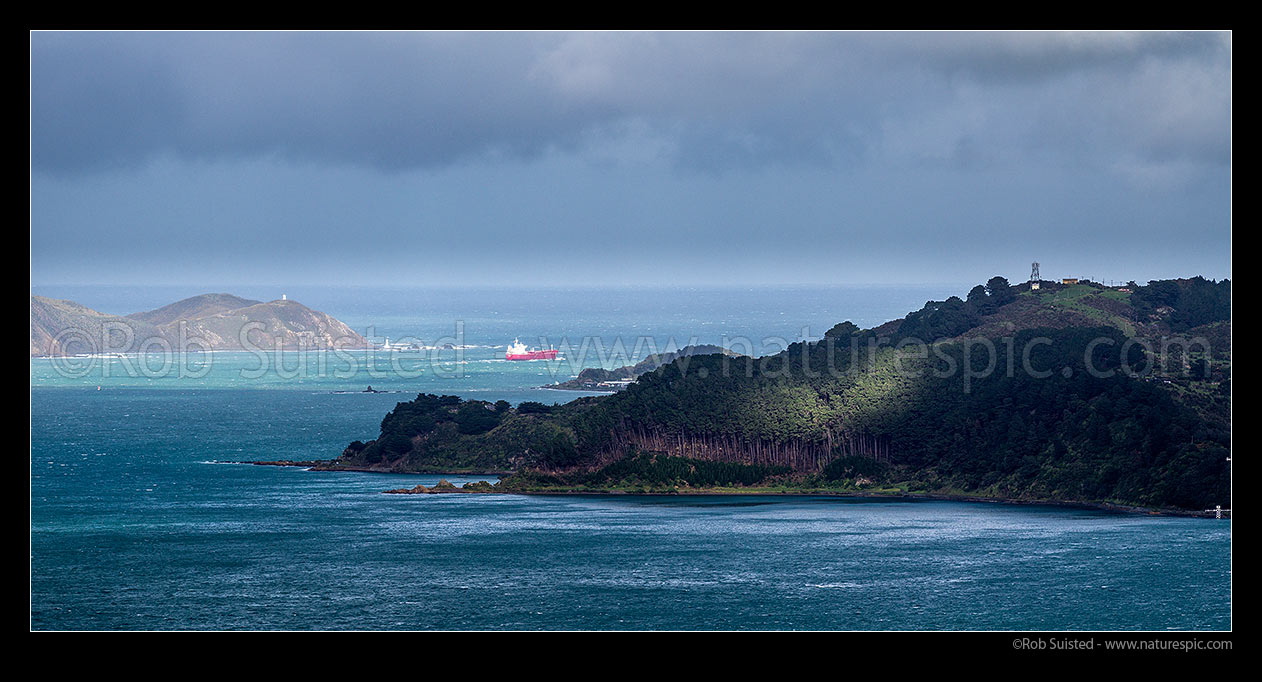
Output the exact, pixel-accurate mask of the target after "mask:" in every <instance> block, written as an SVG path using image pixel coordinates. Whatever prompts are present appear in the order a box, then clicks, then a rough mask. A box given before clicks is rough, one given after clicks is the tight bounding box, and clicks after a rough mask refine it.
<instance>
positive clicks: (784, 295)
mask: <svg viewBox="0 0 1262 682" xmlns="http://www.w3.org/2000/svg"><path fill="white" fill-rule="evenodd" d="M94 292H95V293H94ZM34 293H38V294H41V295H50V296H56V297H61V298H73V299H75V300H79V301H80V302H82V303H85V304H86V305H89V306H92V307H96V308H97V309H100V310H104V311H106V312H113V313H127V312H135V311H137V310H143V309H147V308H152V307H156V306H158V305H161V304H163V303H166V302H170V301H171V300H174V299H175V298H178V297H179V296H173V295H169V294H171V292H158V293H152V292H149V293H146V292H141V291H128V290H124V291H119V290H109V289H106V290H99V291H97V290H83V291H65V292H59V291H41V290H37V291H35V292H34ZM190 293H198V292H197V291H192V292H190ZM238 293H241V294H242V295H247V296H250V295H254V297H256V298H263V297H265V296H263V295H261V294H257V293H253V292H244V291H243V292H238ZM287 293H290V297H291V298H298V295H296V294H294V293H293V292H287ZM300 293H302V294H303V298H302V299H300V300H303V302H304V303H308V304H309V305H312V306H313V307H316V308H319V309H322V310H325V311H326V312H329V313H330V314H333V315H334V316H336V317H339V318H340V319H343V320H345V321H347V322H348V323H350V324H352V326H354V327H356V328H357V330H359V331H361V332H363V331H364V328H365V327H366V326H375V327H376V328H377V330H378V331H379V332H380V334H381V335H383V336H384V335H389V336H391V337H392V338H399V337H403V336H414V337H416V338H418V339H421V340H423V341H429V340H432V339H436V338H439V337H440V336H441V335H442V334H446V333H449V332H448V331H446V329H449V328H454V327H455V323H456V322H457V321H463V322H464V338H463V345H464V346H467V347H466V348H463V349H461V354H459V355H458V354H457V353H456V352H455V351H454V350H452V349H448V350H446V351H442V352H440V353H439V355H438V356H437V359H434V358H433V357H431V355H430V354H429V353H427V352H417V353H413V354H411V355H409V354H408V353H402V354H397V355H396V354H386V355H384V356H383V355H376V356H372V357H369V356H367V355H366V354H365V355H361V356H356V358H357V359H355V360H354V361H353V363H351V364H352V365H353V366H351V365H347V366H346V367H345V368H344V369H345V371H344V372H342V373H340V374H338V373H335V372H334V371H332V369H331V368H332V361H331V360H330V362H329V363H328V364H326V365H325V366H324V371H320V366H319V356H320V355H321V354H314V353H313V354H302V355H299V354H292V353H291V354H288V355H287V356H285V357H282V358H277V357H274V355H273V356H269V357H268V358H267V359H266V361H264V360H261V359H260V358H259V357H257V356H255V355H252V354H248V353H235V354H234V353H224V354H211V355H213V356H214V357H213V358H212V359H211V360H210V362H209V363H208V366H207V367H206V368H205V370H204V373H203V370H202V366H201V365H194V366H193V371H186V372H185V374H183V375H180V374H179V373H178V372H177V371H176V369H169V370H165V371H159V370H161V367H158V365H156V364H154V363H155V362H156V360H152V359H151V360H150V362H151V364H150V366H149V369H147V370H145V371H141V370H138V369H137V367H138V366H139V364H138V363H139V362H140V361H141V360H143V358H141V357H138V356H131V357H122V358H99V359H97V361H96V362H95V364H94V365H93V366H91V367H89V368H88V371H87V372H85V373H83V374H82V375H78V374H75V373H74V372H67V371H66V367H65V366H58V365H56V363H54V362H53V361H50V360H47V359H32V360H31V627H32V628H34V629H847V630H865V629H882V630H884V629H897V630H916V629H1137V630H1138V629H1142V630H1165V629H1188V630H1212V629H1227V628H1230V627H1231V570H1230V569H1231V522H1230V521H1215V520H1213V519H1192V518H1174V517H1149V516H1139V515H1127V514H1114V513H1104V512H1096V511H1084V510H1077V509H1066V508H1057V507H1037V506H1012V505H1001V504H980V503H956V502H930V501H915V502H909V501H883V500H853V499H844V498H828V497H774V498H773V497H752V496H744V497H742V496H705V497H637V496H612V497H598V496H583V497H579V496H518V495H511V496H510V495H422V496H395V495H383V494H381V491H383V490H386V489H389V488H397V487H411V486H414V485H416V484H418V483H425V484H433V483H435V482H437V480H438V478H439V477H437V476H420V475H416V476H409V475H388V474H361V473H319V472H309V471H305V470H302V469H298V468H281V467H266V466H254V465H250V464H238V463H235V462H242V461H249V460H255V459H317V458H327V457H333V456H336V454H337V453H339V452H340V451H341V449H342V448H343V447H344V446H345V445H346V443H348V442H350V441H352V440H355V439H367V438H371V437H373V436H375V435H376V431H377V427H378V424H379V423H380V420H381V418H382V416H384V415H385V413H386V412H388V411H389V410H390V409H391V408H393V406H394V404H395V403H396V402H399V401H401V400H407V399H410V398H411V397H413V396H414V395H415V394H416V393H418V392H422V391H424V392H436V393H451V394H457V395H463V396H466V397H470V398H479V399H485V400H498V399H506V400H510V401H512V402H520V401H522V400H543V401H545V402H553V401H565V400H569V399H572V398H573V397H575V396H576V395H581V394H574V393H569V392H560V391H550V390H543V389H540V388H538V387H539V386H541V385H545V384H548V383H551V382H552V381H555V380H564V379H567V378H569V377H570V376H572V375H573V371H576V370H575V369H574V368H572V367H569V366H564V365H561V366H550V365H549V363H544V362H529V363H508V362H504V361H501V360H499V359H498V358H502V353H503V350H502V348H501V346H503V345H504V344H506V343H507V342H509V341H511V340H512V339H511V337H512V336H521V337H522V338H523V340H525V339H527V338H530V339H531V343H532V344H534V345H537V344H538V343H539V341H538V337H539V336H543V335H547V336H550V337H556V338H561V337H569V338H571V339H581V338H588V339H589V340H590V339H600V340H601V343H604V344H606V345H608V346H612V345H614V342H615V341H617V340H618V339H619V338H621V339H623V340H624V341H627V340H628V339H636V338H641V337H643V338H650V339H653V340H654V342H656V343H660V344H661V347H666V346H667V343H668V341H669V339H670V337H676V338H677V339H679V338H681V337H682V341H683V342H681V343H679V344H678V345H685V344H686V342H687V341H688V340H689V339H691V338H692V337H696V341H695V342H699V343H720V342H722V341H723V338H724V336H725V335H726V336H727V338H732V337H737V336H745V337H748V338H751V339H758V340H761V339H765V338H780V337H787V338H789V340H790V341H795V340H797V338H792V337H793V335H795V334H799V333H800V332H801V328H802V327H803V326H808V325H809V326H810V327H811V328H812V331H811V332H810V335H813V336H818V335H819V334H822V332H823V330H825V329H827V328H828V326H831V324H833V323H835V322H838V321H841V320H843V319H853V320H855V322H856V323H859V324H861V325H862V326H872V325H874V324H877V323H879V322H881V321H884V320H885V319H889V318H893V317H897V316H900V315H902V314H903V313H905V312H906V311H907V310H910V309H914V308H918V307H920V305H923V303H924V301H925V300H927V299H930V298H944V297H945V296H947V295H950V294H953V293H958V292H956V291H953V290H948V291H940V290H937V289H934V288H931V287H924V288H904V289H879V288H878V289H840V288H838V289H828V290H799V289H771V290H756V291H744V290H742V291H738V292H733V291H732V290H698V291H696V292H693V295H691V296H675V297H671V296H668V295H667V292H661V291H655V290H649V291H645V290H619V291H617V292H614V293H608V292H606V293H607V295H606V297H605V298H606V299H607V302H606V304H604V305H602V304H601V302H600V300H599V299H596V300H592V298H591V297H584V296H582V295H580V294H581V293H582V292H567V291H562V290H552V291H545V292H535V294H536V295H535V296H534V297H533V298H532V297H531V296H525V295H523V294H522V293H521V292H520V291H506V292H494V291H490V290H485V291H479V292H467V291H465V292H459V293H456V294H451V295H450V296H447V297H442V296H436V295H434V294H433V292H425V291H411V292H403V293H400V292H399V291H395V290H365V291H359V292H349V293H348V292H346V291H332V290H330V291H322V290H318V289H312V290H311V291H308V292H300ZM404 294H406V295H404ZM185 295H187V294H185ZM93 296H95V297H96V298H95V299H93ZM146 296H150V298H151V299H152V300H150V299H148V298H146ZM322 297H323V298H322ZM313 298H314V299H317V301H311V300H304V299H313ZM609 301H612V302H609ZM128 302H131V303H132V304H133V305H130V306H128ZM615 308H616V309H615ZM490 311H498V314H495V315H492V314H491V312H490ZM701 321H705V322H706V323H707V324H703V323H702V322H701ZM715 321H717V322H715ZM816 329H817V330H818V331H815V330H816ZM590 345H592V343H591V342H589V346H590ZM632 345H633V344H632V343H630V342H629V341H628V342H627V343H626V346H627V347H628V348H630V347H631V346H632ZM775 350H777V349H776V348H774V347H769V348H767V352H774V351H775ZM631 354H632V355H635V354H634V353H631ZM303 358H305V359H306V362H307V363H308V364H307V365H306V366H302V367H300V366H299V365H300V362H302V361H303ZM326 359H327V358H326ZM202 360H205V358H202ZM128 363H131V364H130V366H129V365H128ZM286 363H288V364H286ZM409 363H412V364H409ZM460 363H463V364H460ZM618 364H622V363H621V362H620V361H619V360H618V358H616V357H614V356H604V357H602V356H601V355H600V353H595V354H594V355H592V356H589V357H587V358H585V359H584V360H583V362H582V363H581V366H595V365H605V366H616V365H618ZM260 365H265V366H263V367H261V368H260ZM413 365H415V366H413ZM399 367H405V368H407V367H410V368H411V369H413V370H415V371H407V372H401V371H399V369H398V368H399ZM155 368H156V369H155ZM80 369H82V367H80ZM198 374H200V376H197V375H198ZM368 383H372V384H373V386H374V388H377V389H379V390H386V391H392V392H387V393H361V392H359V391H361V390H362V388H363V387H364V386H365V385H366V384H368ZM98 387H99V388H98ZM393 391H397V393H396V392H393ZM448 478H450V479H451V480H452V481H453V482H455V483H457V484H460V483H463V482H464V481H467V480H471V479H478V478H483V477H476V476H475V477H468V476H454V477H448Z"/></svg>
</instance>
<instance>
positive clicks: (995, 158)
mask: <svg viewBox="0 0 1262 682" xmlns="http://www.w3.org/2000/svg"><path fill="white" fill-rule="evenodd" d="M1230 56H1231V43H1230V35H1229V34H1220V33H1137V34H1130V33H1127V34H1116V33H1107V34H1094V33H1090V34H1088V33H1072V34H1042V33H1016V34H1009V33H982V34H965V33H928V34H899V33H893V34H891V33H811V32H808V33H578V34H568V33H493V34H482V33H472V34H466V33H316V34H311V33H245V34H236V33H122V34H117V33H34V34H32V36H31V168H32V180H31V182H32V225H31V229H32V278H33V280H41V281H44V282H57V281H69V280H71V279H79V278H96V279H98V280H102V281H106V280H108V281H120V280H119V278H120V277H128V276H130V277H133V278H135V277H153V278H164V277H165V278H172V277H181V276H183V277H188V276H200V277H205V278H212V279H215V280H216V281H225V280H224V279H222V278H223V277H240V278H243V279H249V280H258V279H259V278H261V277H264V276H265V275H267V274H269V272H268V268H269V267H270V268H271V271H270V274H271V275H272V276H274V277H280V278H293V277H300V276H302V273H303V271H304V270H307V271H309V270H310V269H311V268H313V267H314V268H317V269H324V270H328V269H330V268H333V267H336V266H338V265H345V264H356V265H357V266H359V265H362V266H365V267H367V266H375V267H378V268H380V269H381V270H382V271H390V270H396V271H397V270H399V266H401V265H402V264H403V263H404V262H405V261H404V260H402V259H403V255H401V254H404V253H407V254H413V255H414V256H420V255H421V254H424V259H425V260H426V261H427V262H426V266H425V267H424V268H417V269H411V270H409V271H407V272H406V273H402V274H401V275H400V276H402V277H405V278H415V279H416V280H417V281H428V280H431V279H439V280H443V281H449V280H451V279H452V278H454V277H458V276H462V275H463V276H466V277H470V276H472V277H481V278H494V277H518V278H525V279H532V280H538V279H540V278H541V277H543V274H542V273H545V272H547V273H555V272H556V268H558V267H567V266H568V270H567V272H568V273H570V274H572V275H573V276H575V277H579V278H591V279H604V278H609V277H615V278H617V277H622V278H624V279H626V280H628V281H639V280H643V279H661V278H663V277H678V278H683V279H688V278H693V279H695V280H705V281H711V280H713V279H714V278H719V279H723V278H726V279H730V280H737V279H740V278H741V277H745V278H747V279H752V280H756V281H782V280H784V279H786V278H790V279H792V280H793V281H926V274H925V272H926V271H925V269H924V268H925V266H926V265H928V266H933V265H934V264H936V266H937V270H936V271H934V272H932V274H930V275H928V278H929V279H930V280H933V279H934V278H938V279H949V280H951V281H957V280H959V281H971V280H973V279H975V278H976V277H977V276H980V275H982V274H986V275H989V274H992V272H991V270H993V269H994V268H991V269H987V270H984V271H983V272H978V273H976V274H974V272H973V271H974V269H975V268H978V267H981V268H985V267H986V266H988V265H990V266H994V265H998V264H1000V263H1002V264H1003V268H1002V269H1010V268H1012V267H1016V266H1019V265H1020V264H1021V263H1028V261H1029V260H1032V259H1035V258H1040V259H1041V260H1043V261H1057V260H1059V261H1061V262H1064V263H1066V264H1067V265H1066V266H1065V267H1066V268H1068V269H1072V270H1074V271H1077V270H1084V269H1091V268H1095V269H1096V270H1097V271H1100V272H1099V273H1098V274H1099V276H1106V273H1105V272H1103V270H1104V269H1108V270H1111V271H1112V273H1115V274H1117V275H1118V276H1119V277H1120V276H1126V277H1130V276H1134V277H1138V278H1143V277H1147V276H1153V277H1155V276H1170V275H1185V274H1193V273H1194V272H1202V273H1204V274H1207V275H1210V276H1218V277H1221V276H1227V275H1229V274H1230V272H1229V271H1230V254H1229V241H1230V195H1229V187H1230V177H1231V176H1230V110H1231V99H1230V95H1231V88H1230V84H1231V78H1230V77H1231V71H1230ZM523 233H528V234H534V235H537V236H540V237H543V238H541V239H534V240H517V239H516V237H517V236H519V235H521V234H523ZM359 234H370V235H373V236H374V237H375V238H376V239H378V240H380V241H381V242H384V244H378V245H377V247H373V246H372V245H371V244H372V240H370V241H368V242H354V243H347V241H346V239H347V236H348V235H359ZM444 244H445V246H443V245H444ZM381 246H385V247H386V248H384V249H383V248H380V247H381ZM440 247H441V248H445V249H446V255H444V256H442V257H440V258H434V257H433V256H434V254H435V250H436V249H438V248H440ZM190 248H196V249H197V250H198V253H197V254H189V253H187V250H188V249H190ZM277 248H281V249H285V253H284V254H277V253H275V252H271V253H264V251H266V250H268V249H273V250H274V249H277ZM182 249H183V250H182ZM330 250H332V253H331V252H330ZM278 259H280V260H278ZM284 259H287V260H288V263H289V264H288V265H286V264H284V263H282V262H281V260H284ZM592 259H616V260H617V261H618V262H620V263H626V264H629V265H626V266H624V267H620V268H618V269H617V271H616V272H615V273H611V269H610V268H609V267H607V266H605V265H598V264H593V263H591V262H590V261H591V260H592ZM873 259H884V260H885V261H886V262H885V264H884V265H875V264H874V263H873V262H872V261H873ZM183 261H187V263H188V265H187V266H182V265H181V266H176V265H174V264H175V263H181V262H183ZM269 263H271V265H270V266H269ZM294 263H304V264H306V265H305V266H304V267H301V268H300V267H297V266H296V265H294ZM1009 263H1012V264H1013V265H1009ZM1178 263H1183V264H1185V265H1183V266H1182V267H1180V266H1179V265H1178ZM120 264H123V265H124V266H125V267H123V268H122V269H123V271H124V272H122V273H120V272H118V271H117V267H118V266H119V265H120ZM1071 264H1072V265H1071ZM136 265H142V266H143V267H141V268H140V269H139V270H138V269H137V268H136V267H134V266H136ZM190 268H191V270H190ZM1172 269H1174V270H1178V271H1177V272H1171V271H1170V270H1172ZM417 270H420V271H421V272H417ZM1008 272H1009V274H1016V273H1011V272H1010V270H1008ZM124 273H127V274H124ZM1076 274H1088V273H1087V272H1077V273H1076ZM339 276H342V277H351V275H347V274H346V273H345V272H343V271H339ZM263 281H269V280H263Z"/></svg>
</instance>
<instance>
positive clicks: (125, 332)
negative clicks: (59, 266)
mask: <svg viewBox="0 0 1262 682" xmlns="http://www.w3.org/2000/svg"><path fill="white" fill-rule="evenodd" d="M155 336H162V333H161V332H160V331H159V330H158V328H157V327H156V326H154V325H152V324H149V323H147V322H143V321H140V320H132V319H128V318H125V317H119V316H118V315H108V314H106V313H102V312H97V311H95V310H93V309H91V308H89V307H87V306H84V305H80V304H78V303H75V302H74V301H65V300H61V299H55V298H45V297H43V296H31V355H33V356H34V355H75V354H79V353H95V352H100V351H101V345H102V344H101V341H102V339H108V341H107V343H108V347H109V348H110V349H111V350H112V351H113V352H119V353H126V352H131V351H134V350H136V349H137V348H138V347H139V344H140V341H141V340H143V339H146V338H152V337H155Z"/></svg>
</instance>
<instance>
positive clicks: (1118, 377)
mask: <svg viewBox="0 0 1262 682" xmlns="http://www.w3.org/2000/svg"><path fill="white" fill-rule="evenodd" d="M1039 285H1040V286H1039V287H1034V286H1031V284H1019V285H1016V286H1013V285H1011V284H1009V283H1008V282H1007V280H1005V279H1003V278H1002V277H994V278H991V279H990V280H989V281H988V282H986V283H985V284H980V285H978V286H976V287H974V288H973V289H972V290H971V291H969V292H968V295H967V297H965V298H960V297H955V296H953V297H951V298H949V299H947V300H946V301H929V302H927V303H926V304H925V306H924V307H923V308H922V309H920V310H918V311H913V312H911V313H909V314H908V315H906V316H905V317H904V318H901V319H898V320H892V321H890V322H887V323H884V324H882V325H878V326H877V327H874V328H871V329H861V328H859V327H858V326H856V325H854V324H852V323H851V322H849V321H845V322H841V323H839V324H837V325H835V326H834V327H833V328H832V329H830V330H829V331H828V332H827V333H826V334H825V336H824V338H823V339H820V340H818V341H803V342H799V343H795V344H792V345H790V346H789V347H788V348H786V349H785V350H783V351H781V352H780V353H777V354H774V355H769V356H764V357H759V358H755V357H750V356H746V355H738V354H734V353H730V352H708V351H711V350H714V348H717V347H700V348H693V349H691V350H690V351H688V352H681V353H678V354H676V355H674V356H672V357H654V358H650V359H649V360H647V361H645V362H644V363H641V364H640V365H636V366H632V367H623V368H619V369H618V370H612V371H606V370H600V371H599V372H589V373H588V374H587V376H585V377H583V378H582V382H578V381H577V380H576V387H578V384H581V385H582V387H584V388H587V387H589V386H588V385H589V384H591V385H599V383H600V382H609V381H614V382H619V383H623V384H625V386H624V387H621V390H618V391H617V392H616V393H614V394H612V395H606V396H588V397H582V398H577V399H575V400H572V401H570V402H567V403H564V404H553V405H545V404H542V403H538V402H532V401H527V402H523V403H520V404H518V405H517V406H513V405H511V404H509V403H508V402H506V401H502V400H501V401H497V402H494V403H492V402H487V401H481V400H465V399H463V398H460V397H458V396H449V395H443V396H439V395H429V394H421V395H418V396H417V397H416V399H415V400H411V401H407V402H400V403H398V404H397V405H396V406H395V408H394V410H392V411H391V412H390V413H389V414H387V415H386V416H385V417H384V418H383V419H382V422H381V429H380V434H379V435H378V436H377V437H376V438H374V439H372V440H369V441H367V442H364V441H355V442H352V443H350V444H349V445H347V447H346V448H345V449H344V450H343V452H342V453H341V455H340V456H338V457H337V458H336V459H334V460H330V461H325V462H309V463H303V464H309V465H310V467H309V468H312V469H313V470H317V471H380V472H395V473H429V474H439V475H442V474H461V473H466V472H467V473H470V474H475V473H485V472H504V473H505V474H507V475H506V477H505V478H504V479H503V480H502V481H500V482H499V483H497V484H495V485H491V484H489V483H488V484H486V485H485V486H481V484H479V487H478V489H477V492H514V493H549V494H556V493H561V494H570V493H581V494H611V493H617V494H625V493H639V494H657V493H661V494H684V493H686V494H713V493H718V494H807V495H820V494H827V495H850V496H868V497H872V496H878V495H887V496H902V497H906V496H913V497H918V498H922V499H955V500H976V501H1000V502H1010V503H1015V504H1070V505H1076V506H1084V505H1085V506H1091V507H1094V508H1100V509H1113V510H1135V511H1142V512H1143V513H1152V512H1160V513H1180V514H1191V515H1204V513H1205V512H1204V511H1203V510H1206V509H1213V508H1215V507H1217V506H1219V505H1221V506H1222V507H1223V508H1225V509H1230V507H1231V463H1230V454H1231V306H1230V295H1231V283H1230V281H1229V280H1223V281H1221V282H1214V281H1210V280H1206V279H1204V278H1201V277H1193V278H1190V279H1180V280H1162V281H1153V282H1149V283H1148V284H1147V285H1143V286H1141V285H1138V284H1135V283H1134V282H1130V283H1127V284H1126V285H1124V286H1118V287H1105V286H1103V285H1100V284H1097V283H1091V282H1076V283H1072V284H1058V283H1054V282H1039ZM1172 337H1173V338H1175V339H1176V340H1179V341H1180V342H1181V344H1182V345H1180V346H1177V347H1176V351H1177V352H1171V351H1170V350H1169V349H1168V347H1167V342H1168V341H1169V339H1171V338H1172ZM908 348H910V349H911V351H910V352H909V351H908ZM917 349H918V350H917ZM720 350H721V349H720ZM1005 362H1006V363H1007V367H1008V371H1002V368H1003V367H1004V364H1005ZM1014 366H1015V367H1014ZM979 368H985V371H981V370H980V369H979ZM996 368H999V371H996ZM1018 369H1019V371H1016V370H1018ZM593 382H595V384H593ZM421 488H424V489H423V490H413V491H409V492H417V493H432V492H455V491H456V490H448V489H447V488H446V487H444V488H443V490H442V491H437V490H434V489H432V488H425V487H424V486H421ZM453 488H454V486H453ZM457 490H460V489H457Z"/></svg>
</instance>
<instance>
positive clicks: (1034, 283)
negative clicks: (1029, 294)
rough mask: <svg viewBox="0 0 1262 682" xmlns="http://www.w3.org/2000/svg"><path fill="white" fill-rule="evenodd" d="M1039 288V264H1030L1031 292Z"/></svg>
mask: <svg viewBox="0 0 1262 682" xmlns="http://www.w3.org/2000/svg"><path fill="white" fill-rule="evenodd" d="M1038 288H1039V264H1038V263H1037V262H1036V263H1030V290H1031V291H1033V290H1035V289H1038Z"/></svg>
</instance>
